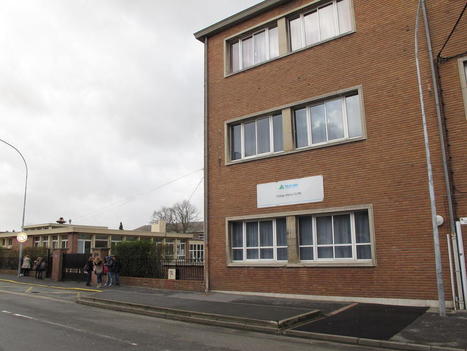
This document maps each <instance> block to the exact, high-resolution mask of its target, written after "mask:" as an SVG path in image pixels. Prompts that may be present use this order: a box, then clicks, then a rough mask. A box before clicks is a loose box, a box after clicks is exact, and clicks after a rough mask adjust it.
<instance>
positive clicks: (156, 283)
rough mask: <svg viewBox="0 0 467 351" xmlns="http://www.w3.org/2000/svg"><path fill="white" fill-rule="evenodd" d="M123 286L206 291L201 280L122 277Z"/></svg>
mask: <svg viewBox="0 0 467 351" xmlns="http://www.w3.org/2000/svg"><path fill="white" fill-rule="evenodd" d="M120 282H121V283H122V285H134V286H145V287H148V288H155V289H167V290H187V291H201V292H202V291H204V281H201V280H169V279H155V278H136V277H120Z"/></svg>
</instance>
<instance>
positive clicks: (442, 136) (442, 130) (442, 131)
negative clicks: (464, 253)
mask: <svg viewBox="0 0 467 351" xmlns="http://www.w3.org/2000/svg"><path fill="white" fill-rule="evenodd" d="M421 8H422V13H423V19H424V24H425V36H426V42H427V49H428V60H429V62H430V69H431V77H432V80H433V88H434V90H435V103H436V117H437V122H438V133H439V140H440V146H441V157H442V163H443V174H444V183H445V185H446V194H447V201H448V216H449V226H450V234H451V235H450V237H451V241H452V244H453V251H454V255H453V256H454V266H455V272H456V285H457V289H458V292H457V293H458V298H459V301H458V302H459V304H460V305H461V306H463V305H464V301H463V297H462V295H463V294H462V283H461V275H460V267H459V255H458V250H457V243H456V241H455V236H456V224H455V218H456V216H455V210H454V205H453V200H452V185H451V178H450V176H449V174H450V173H449V168H450V167H449V161H448V156H447V154H448V150H447V149H446V125H445V123H444V109H443V106H442V103H441V101H442V96H441V87H440V83H439V81H438V75H439V72H438V64H437V63H436V65H435V62H436V60H435V58H434V56H433V48H432V45H431V33H430V24H429V21H428V12H427V9H426V6H425V3H424V2H422V7H421ZM453 303H454V305H455V304H456V301H453ZM454 307H455V306H454ZM461 308H462V307H461Z"/></svg>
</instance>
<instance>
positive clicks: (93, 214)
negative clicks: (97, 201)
mask: <svg viewBox="0 0 467 351" xmlns="http://www.w3.org/2000/svg"><path fill="white" fill-rule="evenodd" d="M202 170H203V168H199V169H196V170H194V171H192V172H190V173H187V174H185V175H182V176H181V177H178V178H175V179H172V180H169V181H168V182H165V183H163V184H160V185H158V186H157V187H155V188H153V189H151V190H148V191H144V192H141V193H137V194H134V195H131V196H130V197H128V198H127V199H126V200H119V201H115V202H113V203H111V204H109V205H107V206H103V207H101V208H100V209H98V210H97V211H93V212H92V213H89V214H86V215H83V216H79V217H76V218H75V219H82V218H87V217H93V216H96V215H98V214H101V213H103V212H105V211H107V210H109V209H113V208H116V207H121V206H124V205H126V204H128V203H129V202H131V201H133V200H135V199H136V198H137V197H140V196H143V195H147V194H149V193H152V192H154V191H156V190H159V189H161V188H163V187H165V186H167V185H170V184H172V183H175V182H176V181H179V180H180V179H183V178H186V177H188V176H190V175H192V174H194V173H196V172H199V171H202Z"/></svg>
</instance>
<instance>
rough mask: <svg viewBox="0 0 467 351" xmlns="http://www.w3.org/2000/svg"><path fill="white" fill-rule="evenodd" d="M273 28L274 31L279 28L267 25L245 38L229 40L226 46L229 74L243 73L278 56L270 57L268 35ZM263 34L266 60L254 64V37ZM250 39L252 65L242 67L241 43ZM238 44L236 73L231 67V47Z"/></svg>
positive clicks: (275, 25)
mask: <svg viewBox="0 0 467 351" xmlns="http://www.w3.org/2000/svg"><path fill="white" fill-rule="evenodd" d="M273 28H276V30H277V31H278V30H279V28H278V27H277V24H274V25H272V24H271V25H269V26H266V27H263V28H260V29H257V30H255V31H254V32H252V33H249V34H248V35H245V36H242V37H239V38H235V39H230V40H229V41H228V45H229V66H230V67H229V73H231V74H233V73H237V72H240V71H243V70H245V69H247V68H251V67H254V66H256V65H259V64H262V63H264V62H267V61H270V60H271V59H273V58H276V57H278V56H279V55H278V56H274V57H271V47H270V42H269V41H270V35H269V31H270V30H271V29H273ZM262 32H264V34H265V38H266V39H265V40H266V59H265V60H264V61H259V62H255V54H254V53H255V38H254V37H255V35H258V34H260V33H262ZM250 38H251V39H252V43H253V45H252V50H253V64H251V65H250V66H246V67H244V65H243V41H245V40H248V39H250ZM277 41H278V42H277V45H278V46H279V33H277ZM236 43H238V71H234V70H233V67H232V51H233V50H232V46H233V45H234V44H236Z"/></svg>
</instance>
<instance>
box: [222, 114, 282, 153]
mask: <svg viewBox="0 0 467 351" xmlns="http://www.w3.org/2000/svg"><path fill="white" fill-rule="evenodd" d="M275 116H281V121H282V119H283V118H284V117H283V116H282V113H275V114H271V115H268V116H261V117H257V118H255V119H248V120H245V121H241V122H240V123H232V124H231V125H229V134H230V143H229V151H230V160H231V161H232V162H235V161H240V160H247V159H251V158H256V157H262V156H266V155H272V154H278V153H281V152H284V135H283V131H282V150H278V151H274V117H275ZM262 119H268V120H269V151H267V152H262V153H258V121H259V120H262ZM252 122H254V123H255V141H256V144H255V147H256V153H255V154H254V155H250V156H245V124H249V123H252ZM238 125H240V154H241V155H240V158H237V159H233V158H232V156H233V148H232V146H233V140H234V138H233V127H235V126H238Z"/></svg>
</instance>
